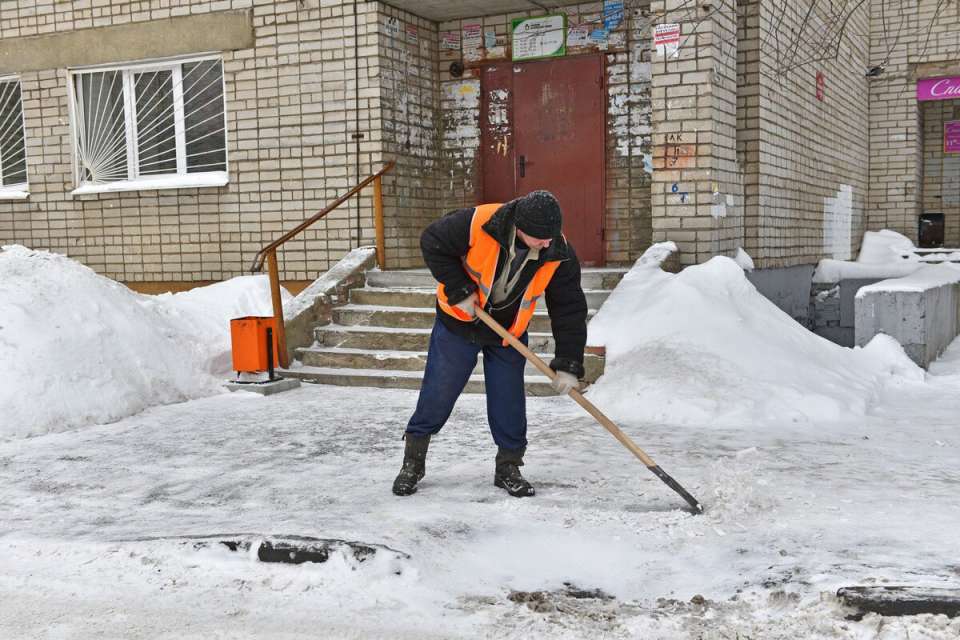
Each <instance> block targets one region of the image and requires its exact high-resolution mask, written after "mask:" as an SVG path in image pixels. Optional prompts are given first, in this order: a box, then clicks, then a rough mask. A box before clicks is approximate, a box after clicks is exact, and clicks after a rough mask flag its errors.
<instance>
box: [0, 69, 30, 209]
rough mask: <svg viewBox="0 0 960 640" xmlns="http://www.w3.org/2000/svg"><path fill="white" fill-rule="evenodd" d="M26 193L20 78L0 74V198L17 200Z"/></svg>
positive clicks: (25, 158) (24, 141)
mask: <svg viewBox="0 0 960 640" xmlns="http://www.w3.org/2000/svg"><path fill="white" fill-rule="evenodd" d="M27 195H28V190H27V143H26V138H25V137H24V132H23V93H22V90H21V89H20V79H19V78H14V77H0V200H10V199H15V200H19V199H22V198H26V197H27Z"/></svg>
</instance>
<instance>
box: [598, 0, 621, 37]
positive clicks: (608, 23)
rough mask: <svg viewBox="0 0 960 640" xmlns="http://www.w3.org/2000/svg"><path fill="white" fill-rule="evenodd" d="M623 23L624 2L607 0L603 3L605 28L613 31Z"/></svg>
mask: <svg viewBox="0 0 960 640" xmlns="http://www.w3.org/2000/svg"><path fill="white" fill-rule="evenodd" d="M621 22H623V0H605V1H604V3H603V26H604V28H605V29H606V30H607V31H613V30H614V29H616V28H617V27H618V26H619V25H620V23H621Z"/></svg>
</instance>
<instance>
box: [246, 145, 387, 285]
mask: <svg viewBox="0 0 960 640" xmlns="http://www.w3.org/2000/svg"><path fill="white" fill-rule="evenodd" d="M395 165H396V162H394V161H393V160H391V161H389V162H387V164H385V165H383V168H382V169H380V171H377V172H376V173H375V174H373V175H371V176H369V177H367V178H366V179H365V180H364V181H363V182H361V183H360V184H358V185H357V186H355V187H354V188H353V189H351V190H350V191H348V192H347V193H346V195H343V196H341V197H339V198H337V199H336V200H335V201H334V202H333V203H332V204H330V205H327V206H326V207H325V208H324V209H323V210H321V211H319V212H317V213H316V214H314V215H313V217H311V218H310V219H309V220H304V221H303V222H301V223H300V224H299V225H297V226H296V228H294V229H293V230H291V231H288V232H287V233H285V234H283V235H282V236H280V237H279V238H278V239H276V240H274V241H273V242H271V243H270V244H268V245H267V246H265V247H264V248H263V249H261V250H260V251H259V252H258V253H257V255H256V256H254V258H253V265H251V267H250V273H257V272H259V271H260V270H261V269H263V262H264V260H266V258H267V254H268V253H270V252H271V251H276V250H277V248H279V247H280V245H282V244H283V243H285V242H286V241H287V240H290V239H291V238H293V237H294V236H295V235H297V234H298V233H300V232H301V231H303V230H304V229H306V228H307V227H309V226H311V225H312V224H313V223H315V222H317V221H318V220H320V219H321V218H323V217H324V216H326V215H327V214H328V213H330V212H331V211H333V210H334V209H336V208H337V207H339V206H340V205H342V204H343V203H344V202H346V201H347V200H349V199H350V198H352V197H353V196H354V195H356V194H357V193H358V192H360V191H361V190H362V189H363V188H364V187H365V186H367V185H368V184H370V183H371V182H373V181H374V180H376V179H377V178H379V177H380V176H382V175H383V174H385V173H386V172H388V171H390V170H391V169H393V167H394V166H395ZM378 239H379V238H378Z"/></svg>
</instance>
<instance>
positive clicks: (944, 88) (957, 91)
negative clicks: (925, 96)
mask: <svg viewBox="0 0 960 640" xmlns="http://www.w3.org/2000/svg"><path fill="white" fill-rule="evenodd" d="M930 94H931V95H934V96H936V97H938V98H940V97H944V96H960V85H954V84H951V83H950V81H949V80H940V81H939V82H935V83H934V84H933V86H932V87H930Z"/></svg>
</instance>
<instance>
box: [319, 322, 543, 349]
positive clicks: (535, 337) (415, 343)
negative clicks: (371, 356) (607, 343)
mask: <svg viewBox="0 0 960 640" xmlns="http://www.w3.org/2000/svg"><path fill="white" fill-rule="evenodd" d="M313 336H314V340H315V341H316V342H317V344H318V345H322V346H326V347H342V348H345V349H373V350H376V351H426V350H427V348H428V347H429V345H430V329H412V328H410V329H391V328H388V327H365V326H360V325H352V326H343V325H336V324H328V325H325V326H322V327H316V328H315V329H314V330H313ZM529 347H530V349H532V350H533V352H534V353H553V351H554V342H553V336H552V335H550V334H548V333H530V334H529Z"/></svg>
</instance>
